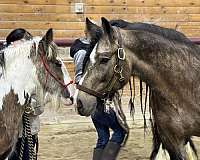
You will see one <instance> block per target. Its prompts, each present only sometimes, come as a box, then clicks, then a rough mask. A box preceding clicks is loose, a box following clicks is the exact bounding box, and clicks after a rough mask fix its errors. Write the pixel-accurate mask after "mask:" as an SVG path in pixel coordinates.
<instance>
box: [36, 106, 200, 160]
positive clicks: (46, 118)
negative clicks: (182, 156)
mask: <svg viewBox="0 0 200 160" xmlns="http://www.w3.org/2000/svg"><path fill="white" fill-rule="evenodd" d="M139 108H140V107H136V114H135V121H134V122H133V121H132V119H131V117H130V116H129V114H128V109H127V107H126V109H125V112H126V114H127V119H128V123H129V126H130V128H131V132H130V137H129V139H128V142H127V144H126V146H125V147H123V148H122V150H121V152H120V155H119V157H118V159H120V160H147V159H149V158H148V157H149V155H150V152H151V145H152V136H151V130H150V128H149V129H147V133H146V136H145V137H144V129H143V119H142V115H141V114H140V113H141V112H140V109H139ZM147 117H148V114H147ZM41 120H42V125H41V132H40V133H39V140H40V147H39V158H38V159H39V160H91V158H92V151H93V148H94V147H95V142H96V132H95V129H94V127H93V124H92V123H91V120H90V118H86V117H81V116H79V115H77V113H76V112H75V111H74V108H73V106H69V107H64V108H62V109H58V110H57V111H55V109H54V108H48V109H46V111H45V113H44V114H43V115H42V117H41ZM194 140H195V144H196V147H197V150H198V151H199V152H200V138H195V139H194ZM199 156H200V154H199Z"/></svg>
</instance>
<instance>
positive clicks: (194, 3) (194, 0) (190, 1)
mask: <svg viewBox="0 0 200 160" xmlns="http://www.w3.org/2000/svg"><path fill="white" fill-rule="evenodd" d="M130 1H131V0H130ZM155 2H156V5H157V6H165V7H200V1H199V0H186V1H185V0H174V1H171V0H155Z"/></svg>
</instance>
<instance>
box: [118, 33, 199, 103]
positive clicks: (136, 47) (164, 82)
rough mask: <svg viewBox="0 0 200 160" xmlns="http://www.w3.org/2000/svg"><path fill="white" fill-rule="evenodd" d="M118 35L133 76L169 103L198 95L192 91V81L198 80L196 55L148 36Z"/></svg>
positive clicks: (175, 43)
mask: <svg viewBox="0 0 200 160" xmlns="http://www.w3.org/2000/svg"><path fill="white" fill-rule="evenodd" d="M121 34H122V37H123V44H124V48H125V50H126V53H127V56H128V60H129V63H130V65H131V67H132V74H134V75H137V76H139V77H140V79H142V80H143V81H145V82H146V83H147V84H148V85H149V86H150V87H152V88H154V89H156V90H157V91H159V92H160V93H161V94H162V95H163V96H164V97H168V99H170V100H173V99H175V98H177V99H178V98H179V100H180V97H181V99H182V98H184V97H185V96H186V95H187V94H188V91H189V92H200V90H198V91H197V90H194V89H193V87H194V86H193V80H200V78H199V77H198V75H199V74H200V73H199V72H200V71H199V68H200V56H198V55H200V54H198V55H197V54H196V52H198V53H199V51H197V50H196V49H193V48H192V47H190V46H188V45H186V44H181V43H178V42H174V41H169V40H167V39H165V38H163V37H161V36H158V35H155V34H151V33H148V32H143V31H124V30H123V31H121ZM194 48H195V46H194ZM193 63H194V64H195V65H196V66H194V64H193ZM185 85H187V87H185V88H184V87H182V86H185ZM193 94H194V93H191V95H193ZM187 96H188V95H187ZM173 97H174V98H173ZM191 99H192V98H191ZM174 103H175V104H177V103H178V102H174ZM188 103H192V102H188Z"/></svg>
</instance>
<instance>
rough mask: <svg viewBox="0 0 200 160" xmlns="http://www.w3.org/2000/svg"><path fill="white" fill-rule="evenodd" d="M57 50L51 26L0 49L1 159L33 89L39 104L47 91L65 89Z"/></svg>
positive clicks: (59, 92) (11, 145)
mask: <svg viewBox="0 0 200 160" xmlns="http://www.w3.org/2000/svg"><path fill="white" fill-rule="evenodd" d="M8 38H9V37H8ZM11 39H12V38H11ZM20 39H21V38H20ZM13 41H14V40H13ZM57 53H58V48H57V46H56V45H55V44H54V43H53V31H52V29H49V30H48V31H47V33H46V34H45V35H44V37H31V38H30V39H29V40H25V39H22V40H20V42H19V43H13V44H9V46H7V47H5V48H4V49H3V50H1V53H0V69H1V70H0V71H1V73H0V74H1V77H0V84H1V88H0V160H3V159H5V158H6V157H7V156H8V155H9V154H10V153H11V152H12V150H13V148H14V147H15V143H16V141H17V138H18V133H19V124H21V123H22V122H21V121H22V115H23V113H24V111H25V108H26V107H27V106H28V107H30V103H31V97H32V95H33V94H35V93H36V96H37V99H38V101H39V103H40V105H44V104H45V95H46V93H50V94H51V95H54V94H55V95H59V96H62V93H63V89H65V90H66V87H67V85H66V84H65V83H64V73H63V72H62V63H61V62H60V60H58V59H57Z"/></svg>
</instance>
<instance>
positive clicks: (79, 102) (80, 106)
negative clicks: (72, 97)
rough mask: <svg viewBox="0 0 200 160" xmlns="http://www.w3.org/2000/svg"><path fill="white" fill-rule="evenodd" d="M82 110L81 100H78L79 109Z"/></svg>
mask: <svg viewBox="0 0 200 160" xmlns="http://www.w3.org/2000/svg"><path fill="white" fill-rule="evenodd" d="M81 108H83V104H82V102H81V100H80V99H78V100H77V109H78V110H79V109H81Z"/></svg>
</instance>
